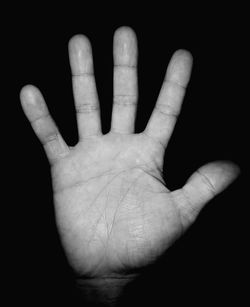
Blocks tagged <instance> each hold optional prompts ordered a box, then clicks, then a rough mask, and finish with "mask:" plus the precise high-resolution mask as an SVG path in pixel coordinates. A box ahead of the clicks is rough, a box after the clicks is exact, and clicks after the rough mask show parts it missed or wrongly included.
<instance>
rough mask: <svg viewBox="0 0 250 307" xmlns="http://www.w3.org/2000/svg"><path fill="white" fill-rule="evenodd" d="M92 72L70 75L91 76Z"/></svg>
mask: <svg viewBox="0 0 250 307" xmlns="http://www.w3.org/2000/svg"><path fill="white" fill-rule="evenodd" d="M93 75H94V72H82V73H79V74H72V77H82V76H93Z"/></svg>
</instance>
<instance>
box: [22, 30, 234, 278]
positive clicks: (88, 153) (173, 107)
mask: <svg viewBox="0 0 250 307" xmlns="http://www.w3.org/2000/svg"><path fill="white" fill-rule="evenodd" d="M69 46H70V48H69V50H70V63H71V70H72V73H73V92H74V97H75V106H76V111H77V122H78V131H79V137H80V141H79V143H78V144H77V145H76V146H75V147H74V148H69V147H68V146H67V144H66V143H65V142H64V140H63V139H62V137H61V135H60V133H59V131H58V128H57V127H56V125H55V123H54V122H53V120H52V118H51V117H50V115H49V112H48V109H47V107H46V104H45V102H44V99H43V97H42V95H41V93H40V92H39V90H38V89H36V88H35V87H33V86H27V87H24V88H23V90H22V91H21V103H22V107H23V110H24V112H25V114H26V116H27V117H28V119H29V120H30V122H31V125H32V127H33V129H34V131H35V133H36V134H37V136H38V137H39V139H40V140H41V142H42V143H43V145H44V148H45V151H46V153H47V156H48V159H49V161H50V163H51V170H52V178H53V188H54V200H55V209H56V210H55V211H56V219H57V225H58V229H59V233H60V234H61V239H62V243H63V246H64V249H65V252H66V255H67V256H68V259H69V262H70V264H71V266H72V267H73V268H74V269H75V271H76V273H77V274H79V275H81V276H84V275H85V276H92V277H93V276H94V277H100V276H104V275H105V276H111V275H112V274H116V273H117V274H121V273H124V272H126V273H127V272H129V271H130V270H133V269H138V268H140V267H141V266H144V265H146V264H148V263H150V262H152V261H153V260H154V259H155V258H156V257H157V256H159V255H160V254H161V253H163V251H164V250H166V249H167V247H168V246H169V245H170V244H171V243H172V241H173V240H174V239H176V238H177V237H178V236H179V235H180V234H181V232H182V231H183V230H185V229H186V228H187V227H188V226H189V225H191V223H192V222H193V221H194V220H195V218H196V216H197V214H198V213H199V211H200V210H201V209H202V207H203V206H204V205H205V204H206V203H207V202H208V201H209V200H210V199H211V198H212V197H213V196H214V195H216V194H217V193H219V192H220V191H222V190H223V189H224V188H225V187H226V186H227V185H228V184H229V183H230V182H232V180H233V179H234V178H235V177H236V175H237V167H235V165H233V164H231V163H228V162H215V163H210V164H207V165H205V166H203V167H201V168H200V169H198V171H196V172H195V173H194V174H193V175H192V176H191V177H190V179H189V180H188V181H187V183H186V184H185V185H184V186H183V187H182V188H181V189H178V190H176V191H173V192H170V191H169V190H168V189H167V188H166V186H165V184H164V181H163V178H162V174H161V171H162V169H163V157H164V151H165V148H166V146H167V143H168V140H169V138H170V136H171V133H172V131H173V128H174V124H175V122H176V118H177V116H178V114H179V112H180V109H181V103H182V100H183V97H184V92H185V87H186V86H187V84H188V81H189V77H190V72H191V63H192V58H191V55H190V54H189V53H188V52H186V51H184V50H180V51H177V52H176V53H175V54H174V55H173V57H172V59H171V61H170V64H169V66H168V69H167V73H166V78H165V81H164V83H163V87H162V89H161V92H160V95H159V98H158V100H157V102H156V106H155V109H154V111H153V113H152V115H151V117H150V120H149V122H148V124H147V126H146V128H145V130H144V131H143V132H142V133H138V134H133V130H134V129H133V128H134V121H135V109H136V108H135V106H136V99H137V86H136V83H137V82H136V59H137V57H136V55H137V49H136V38H135V35H134V33H133V31H131V30H130V29H128V28H121V29H119V30H117V32H116V34H115V39H114V63H115V71H114V105H113V111H112V122H111V131H110V132H109V133H108V134H106V135H102V133H101V124H100V116H99V103H98V99H97V95H96V89H95V83H94V77H93V63H92V56H91V48H90V44H89V42H88V40H87V39H86V38H85V37H83V36H76V37H75V38H73V39H72V40H71V42H70V45H69Z"/></svg>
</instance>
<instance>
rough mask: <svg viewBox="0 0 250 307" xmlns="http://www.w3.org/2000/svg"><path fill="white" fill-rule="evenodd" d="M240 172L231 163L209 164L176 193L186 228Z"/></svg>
mask: <svg viewBox="0 0 250 307" xmlns="http://www.w3.org/2000/svg"><path fill="white" fill-rule="evenodd" d="M239 172H240V170H239V167H238V166H236V165H235V164H232V163H231V162H224V161H218V162H213V163H209V164H206V165H204V166H202V167H201V168H199V169H198V170H197V171H196V172H195V173H194V174H193V175H192V176H191V177H190V178H189V179H188V181H187V183H186V184H185V185H184V186H183V188H182V189H180V190H177V191H174V192H173V195H174V197H175V198H176V201H177V203H178V204H179V208H180V213H181V216H182V218H183V224H184V226H189V225H190V224H191V223H192V222H193V221H194V220H195V219H196V217H197V215H198V213H199V212H200V211H201V209H202V208H203V207H204V205H205V204H206V203H207V202H208V201H209V200H211V199H212V198H213V197H214V196H215V195H217V194H218V193H220V192H222V191H223V190H224V189H225V188H226V187H227V186H228V185H229V184H230V183H232V182H233V180H234V179H235V178H236V177H237V176H238V174H239Z"/></svg>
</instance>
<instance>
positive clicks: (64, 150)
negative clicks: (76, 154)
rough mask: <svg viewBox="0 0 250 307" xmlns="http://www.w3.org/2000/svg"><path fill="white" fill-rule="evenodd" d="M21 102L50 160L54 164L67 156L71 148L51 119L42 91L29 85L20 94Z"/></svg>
mask: <svg viewBox="0 0 250 307" xmlns="http://www.w3.org/2000/svg"><path fill="white" fill-rule="evenodd" d="M20 100H21V105H22V108H23V111H24V113H25V115H26V116H27V118H28V120H29V121H30V123H31V125H32V128H33V130H34V132H35V133H36V135H37V137H38V138H39V140H40V141H41V143H42V144H43V145H44V148H45V151H46V153H47V156H48V159H49V160H50V161H51V162H53V161H54V160H57V159H59V158H61V157H64V156H65V155H67V154H68V153H69V148H68V146H67V145H66V143H65V142H64V140H63V138H62V137H61V135H60V133H59V131H58V128H57V127H56V125H55V123H54V121H53V119H52V118H51V116H50V114H49V111H48V108H47V106H46V104H45V101H44V99H43V97H42V94H41V93H40V91H39V90H38V89H37V88H36V87H34V86H32V85H27V86H25V87H23V88H22V90H21V92H20Z"/></svg>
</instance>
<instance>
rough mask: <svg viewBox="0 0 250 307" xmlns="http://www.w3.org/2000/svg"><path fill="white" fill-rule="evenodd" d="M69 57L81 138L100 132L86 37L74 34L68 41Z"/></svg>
mask: <svg viewBox="0 0 250 307" xmlns="http://www.w3.org/2000/svg"><path fill="white" fill-rule="evenodd" d="M69 58H70V66H71V71H72V82H73V93H74V100H75V108H76V113H77V124H78V132H79V138H80V140H81V139H83V138H86V137H89V136H95V135H99V134H100V133H101V120H100V110H99V102H98V97H97V91H96V84H95V78H94V69H93V58H92V50H91V45H90V43H89V40H88V39H87V37H85V36H83V35H76V36H74V37H72V38H71V40H70V41H69Z"/></svg>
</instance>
